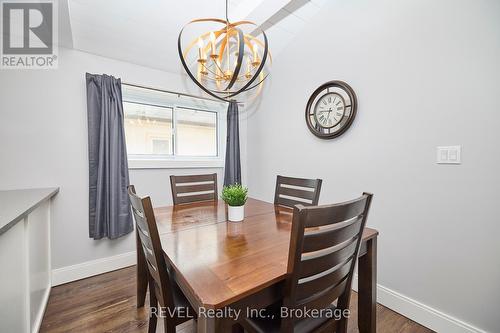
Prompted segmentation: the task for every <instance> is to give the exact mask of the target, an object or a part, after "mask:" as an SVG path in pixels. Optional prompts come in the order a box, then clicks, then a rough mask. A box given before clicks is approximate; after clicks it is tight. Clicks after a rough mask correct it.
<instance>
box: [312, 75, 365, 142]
mask: <svg viewBox="0 0 500 333" xmlns="http://www.w3.org/2000/svg"><path fill="white" fill-rule="evenodd" d="M356 109H357V100H356V94H355V93H354V90H352V88H351V87H350V86H349V85H348V84H347V83H345V82H343V81H330V82H327V83H324V84H322V85H321V86H319V88H318V89H316V90H315V91H314V92H313V94H312V95H311V97H310V98H309V101H308V102H307V106H306V123H307V127H309V130H310V131H311V132H312V133H313V134H314V135H316V136H317V137H319V138H321V139H333V138H335V137H337V136H339V135H341V134H342V133H344V132H345V131H347V129H349V126H351V124H352V122H353V120H354V117H356Z"/></svg>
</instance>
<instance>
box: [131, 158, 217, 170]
mask: <svg viewBox="0 0 500 333" xmlns="http://www.w3.org/2000/svg"><path fill="white" fill-rule="evenodd" d="M128 168H129V169H204V168H224V160H222V159H219V158H214V159H176V160H167V159H163V160H155V159H129V160H128Z"/></svg>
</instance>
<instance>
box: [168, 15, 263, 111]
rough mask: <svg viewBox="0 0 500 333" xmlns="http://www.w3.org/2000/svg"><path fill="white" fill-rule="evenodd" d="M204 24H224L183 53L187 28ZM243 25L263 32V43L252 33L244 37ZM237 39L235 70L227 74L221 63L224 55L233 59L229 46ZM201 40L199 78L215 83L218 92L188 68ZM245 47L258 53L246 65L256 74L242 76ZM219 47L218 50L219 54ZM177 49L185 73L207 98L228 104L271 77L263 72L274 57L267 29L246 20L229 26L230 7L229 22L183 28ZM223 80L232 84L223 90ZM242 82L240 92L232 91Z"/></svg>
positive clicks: (200, 37) (213, 19) (196, 20)
mask: <svg viewBox="0 0 500 333" xmlns="http://www.w3.org/2000/svg"><path fill="white" fill-rule="evenodd" d="M203 22H205V23H210V22H212V23H217V24H222V25H223V26H222V27H220V28H219V29H215V30H211V31H208V32H205V33H202V34H201V35H199V36H198V37H197V38H195V39H194V40H193V41H191V42H190V43H189V44H188V45H187V47H186V48H185V49H184V51H183V47H182V36H183V33H184V31H185V29H186V28H187V27H188V26H191V25H193V24H196V23H203ZM242 25H253V26H255V27H256V28H257V29H254V31H255V30H259V31H260V33H262V36H263V41H262V40H260V39H258V38H257V37H255V36H252V35H251V34H245V33H244V32H243V30H242V29H241V27H240V26H242ZM258 35H259V34H257V36H258ZM221 36H222V37H223V38H222V39H220V40H219V42H218V43H217V44H216V43H214V40H218V39H219V38H220V37H221ZM235 37H236V39H237V52H236V55H237V57H236V60H235V67H234V71H232V72H230V74H229V75H226V73H225V72H224V70H223V69H222V67H221V64H222V63H220V60H221V59H223V57H224V53H226V55H227V57H228V58H229V57H230V55H229V53H230V52H231V45H229V44H230V39H231V38H235ZM208 38H211V39H212V41H211V42H208V43H206V45H205V43H203V41H204V40H208ZM200 41H201V43H202V44H203V45H202V46H200V45H198V46H199V54H200V57H199V58H198V59H197V62H198V71H199V72H198V74H199V75H200V74H201V76H202V77H203V78H204V79H205V80H207V81H211V82H214V81H215V85H216V86H217V88H218V89H213V88H209V87H207V86H205V85H204V84H203V83H202V82H200V81H201V80H200V79H197V78H196V76H195V75H194V74H193V71H192V70H190V69H189V66H188V63H187V61H186V59H187V58H188V56H189V54H190V52H191V51H192V49H193V47H194V46H196V44H197V43H198V44H200ZM252 44H253V45H252ZM216 46H217V47H216ZM245 46H247V50H252V53H253V52H255V53H254V55H255V54H256V56H255V58H256V59H254V60H253V62H247V65H248V64H249V63H250V64H251V65H248V66H249V67H252V69H253V73H252V72H251V71H250V69H249V70H247V72H246V73H244V74H242V75H240V74H241V72H242V65H243V61H244V57H245ZM258 47H262V49H263V52H262V56H261V59H257V58H259V54H258ZM217 48H219V50H218V52H216V50H217ZM226 48H227V51H226ZM177 49H178V52H179V58H180V60H181V64H182V66H183V67H184V70H185V71H186V73H187V75H188V76H189V78H190V79H191V80H193V82H194V83H195V84H196V85H197V86H198V87H199V88H200V89H202V90H203V91H204V92H206V93H207V94H208V95H210V96H212V97H214V98H216V99H218V100H222V101H225V102H228V101H231V100H233V97H235V96H237V95H238V94H240V93H243V92H246V91H249V90H252V89H254V88H256V87H258V86H260V85H261V84H262V83H263V82H264V80H265V79H266V78H267V77H268V76H269V73H266V74H265V75H264V73H263V69H264V67H265V66H266V64H267V60H268V58H269V63H272V56H271V53H270V52H269V45H268V39H267V36H266V33H265V32H264V30H262V29H260V28H259V26H258V25H257V24H255V23H254V22H251V21H246V20H243V21H238V22H234V23H230V22H229V20H228V19H227V7H226V20H223V19H217V18H201V19H195V20H192V21H190V22H188V23H187V24H186V25H185V26H184V27H182V29H181V31H180V33H179V37H178V39H177ZM210 49H211V51H212V53H211V54H209V53H208V51H210ZM202 54H209V55H208V56H207V57H206V59H204V58H203V57H202ZM210 59H211V60H212V61H211V66H209V65H208V62H209V60H210ZM218 60H219V61H218ZM229 66H230V65H229V59H228V67H229ZM214 70H215V71H214ZM210 74H212V77H210ZM257 79H259V80H258V82H255V81H256V80H257ZM222 81H229V82H228V83H227V85H226V86H225V87H221V85H222ZM242 81H247V82H246V83H244V84H243V85H242V86H241V87H240V88H239V89H234V90H231V88H233V87H234V86H235V83H237V82H242Z"/></svg>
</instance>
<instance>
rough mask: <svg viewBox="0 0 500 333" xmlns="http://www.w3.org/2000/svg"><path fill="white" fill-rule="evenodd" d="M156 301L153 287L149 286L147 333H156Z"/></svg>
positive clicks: (157, 309)
mask: <svg viewBox="0 0 500 333" xmlns="http://www.w3.org/2000/svg"><path fill="white" fill-rule="evenodd" d="M158 311H159V308H158V300H157V299H156V293H155V287H154V286H153V285H151V284H149V327H148V333H155V332H156V323H157V322H158Z"/></svg>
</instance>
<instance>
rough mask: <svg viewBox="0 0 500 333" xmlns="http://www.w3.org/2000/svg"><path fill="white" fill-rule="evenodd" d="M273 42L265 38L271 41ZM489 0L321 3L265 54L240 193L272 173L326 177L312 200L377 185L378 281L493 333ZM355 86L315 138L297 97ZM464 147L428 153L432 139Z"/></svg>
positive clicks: (499, 20)
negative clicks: (345, 105) (333, 131)
mask: <svg viewBox="0 0 500 333" xmlns="http://www.w3.org/2000/svg"><path fill="white" fill-rule="evenodd" d="M271 47H272V46H271ZM499 59H500V1H495V0H490V1H486V0H484V1H467V0H459V1H457V0H439V1H436V0H411V1H410V0H409V1H397V0H377V1H370V0H351V1H331V2H328V4H327V5H326V6H325V8H324V9H323V10H322V12H321V13H320V14H318V15H317V16H316V17H315V18H314V19H313V20H311V22H309V26H308V27H306V28H305V29H304V30H303V31H302V32H301V33H299V34H298V35H297V36H296V38H295V39H294V40H293V41H292V42H291V44H290V45H289V46H288V48H287V49H285V50H284V51H283V52H282V53H281V54H280V57H278V59H276V61H275V62H274V66H273V70H272V82H271V86H270V87H269V89H268V90H267V91H266V93H265V95H264V98H263V101H262V104H261V108H260V110H259V111H257V112H256V113H254V114H253V116H252V117H251V118H250V120H249V124H248V133H249V136H248V161H249V164H248V179H249V185H250V191H251V195H253V196H257V197H259V198H262V199H265V200H272V197H273V192H274V182H275V177H276V174H286V175H290V176H299V177H319V178H322V179H323V180H324V182H323V190H322V195H321V200H320V202H321V203H332V202H337V201H341V200H346V199H349V198H353V197H355V196H357V195H359V194H360V193H361V192H363V191H370V192H373V193H374V194H375V198H374V202H373V205H372V207H373V209H372V212H371V215H370V218H369V222H368V223H369V226H371V227H375V228H377V229H378V230H379V231H380V240H379V283H380V284H381V285H383V286H385V287H387V288H390V289H392V290H394V291H396V292H399V293H401V294H403V295H406V296H408V297H410V298H412V299H415V300H417V301H420V302H422V303H424V304H426V305H428V306H431V307H433V308H435V309H438V310H441V311H443V312H444V313H446V314H449V315H451V316H454V317H456V318H458V319H460V320H463V321H465V322H469V323H470V324H472V325H475V326H477V327H480V328H482V329H485V330H487V331H489V332H500V321H499V320H498V304H499V300H500V288H499V287H498V281H500V265H499V264H498V262H499V259H498V256H499V254H500V243H499V242H498V235H499V234H500V223H499V217H498V213H497V209H496V207H497V206H498V201H499V195H498V188H499V185H500V173H499V170H500V168H499V167H500V154H499V150H498V147H497V144H498V143H499V142H500V141H499V139H500V131H499V125H500V114H499V112H500V99H499V96H500V65H499ZM333 79H341V80H345V81H347V82H348V83H349V84H351V85H352V86H353V88H354V89H355V91H356V93H357V95H358V99H359V114H358V116H357V118H356V120H355V122H354V124H353V126H352V127H351V129H350V130H349V131H348V132H347V133H346V134H344V135H343V136H342V137H340V138H338V139H335V140H331V141H323V140H320V139H317V138H316V137H314V136H313V135H312V134H311V133H310V132H309V130H308V129H307V127H306V123H305V121H304V109H305V105H306V102H307V99H308V98H309V96H310V94H311V93H312V92H313V91H314V89H315V88H316V87H318V86H319V85H320V84H322V83H324V82H326V81H329V80H333ZM455 144H461V145H463V151H462V153H463V164H462V165H458V166H453V165H437V164H436V163H435V161H436V146H439V145H455Z"/></svg>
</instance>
